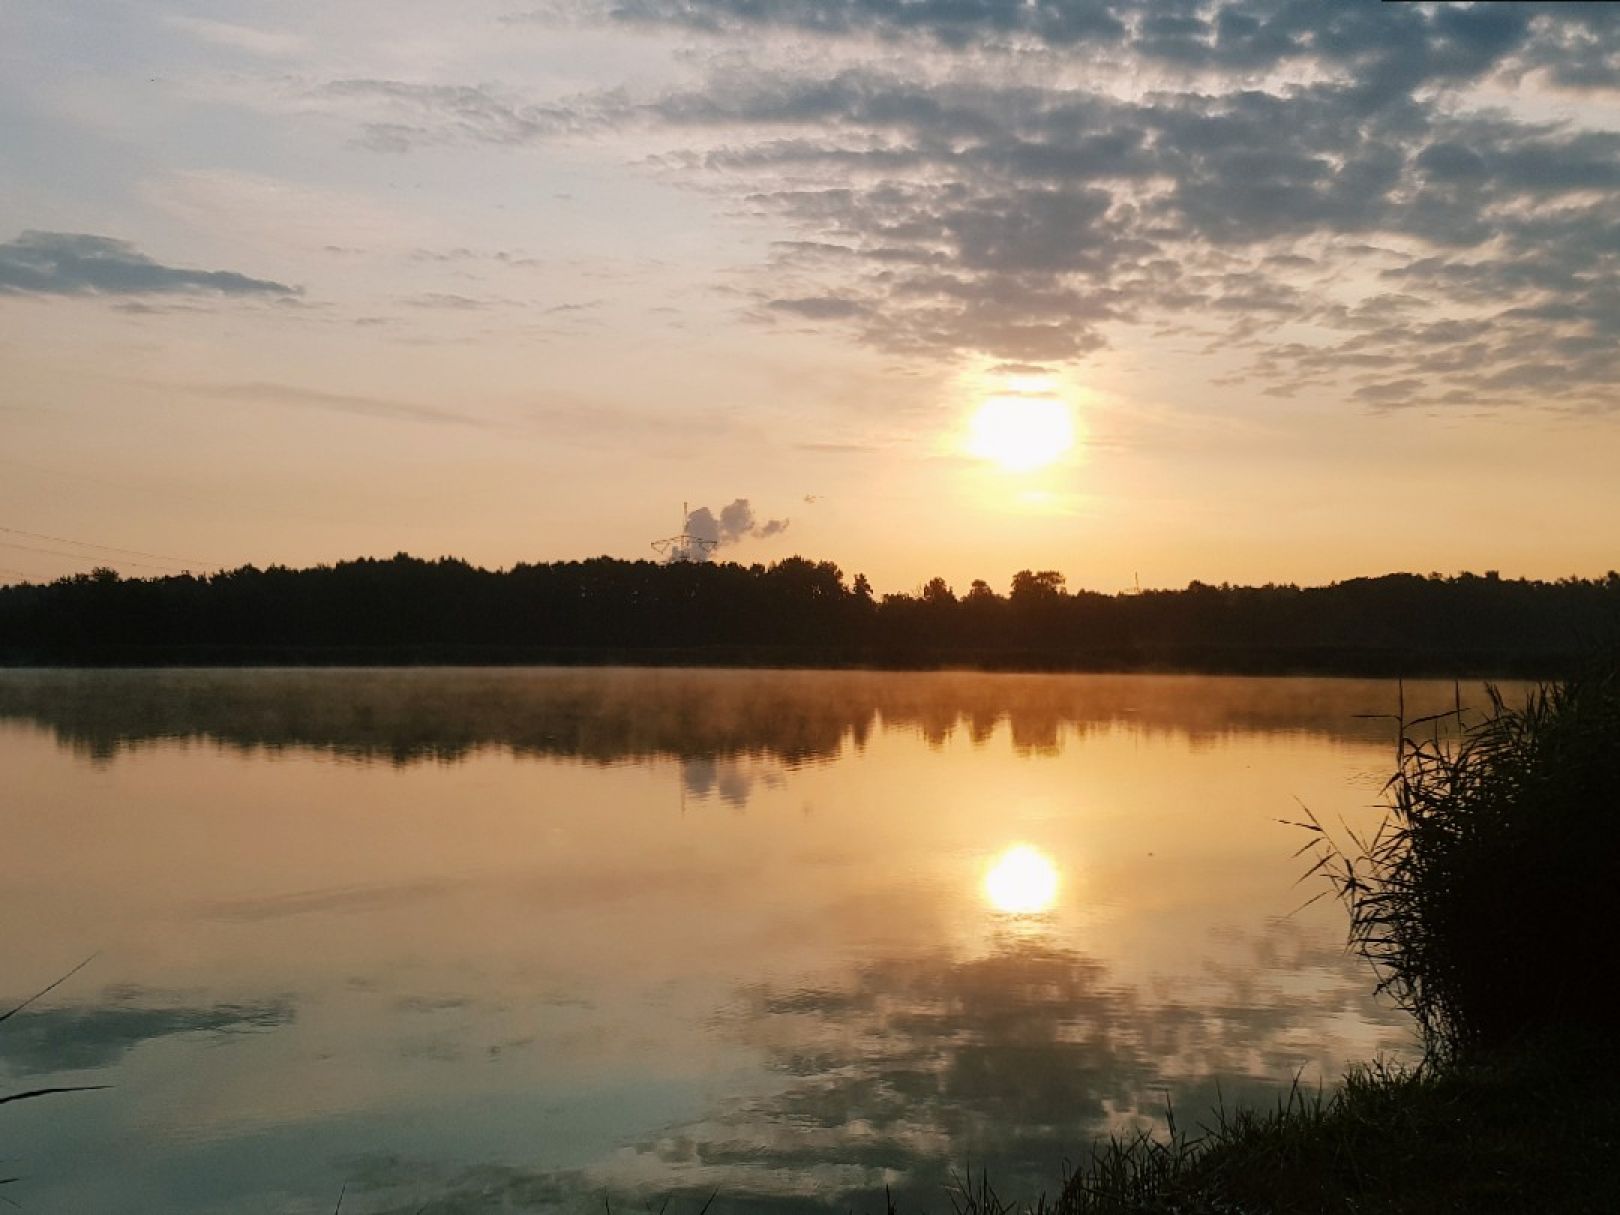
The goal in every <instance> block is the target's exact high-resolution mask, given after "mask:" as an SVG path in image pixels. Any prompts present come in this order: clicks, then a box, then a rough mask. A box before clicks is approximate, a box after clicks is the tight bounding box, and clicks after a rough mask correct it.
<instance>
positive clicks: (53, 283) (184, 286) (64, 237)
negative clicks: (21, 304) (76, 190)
mask: <svg viewBox="0 0 1620 1215" xmlns="http://www.w3.org/2000/svg"><path fill="white" fill-rule="evenodd" d="M175 293H208V294H213V295H223V296H234V297H255V298H272V299H278V298H279V299H289V298H292V297H294V296H296V295H298V293H299V292H298V289H297V288H295V287H289V286H287V285H286V284H285V283H278V282H273V281H271V280H270V279H262V278H252V277H250V276H248V275H246V274H239V273H237V272H236V271H234V270H191V269H186V268H184V267H180V266H166V265H164V264H163V263H161V262H158V261H155V260H154V259H152V258H150V257H148V256H147V255H146V254H144V253H142V252H140V250H138V249H137V248H136V247H135V246H134V244H132V243H131V242H129V241H126V240H116V239H114V238H112V237H109V236H92V235H88V234H85V233H74V232H37V231H28V232H24V233H23V234H22V235H21V236H18V237H17V238H16V239H14V240H10V241H7V242H5V243H3V244H0V295H167V294H175Z"/></svg>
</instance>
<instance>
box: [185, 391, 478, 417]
mask: <svg viewBox="0 0 1620 1215" xmlns="http://www.w3.org/2000/svg"><path fill="white" fill-rule="evenodd" d="M187 391H189V392H192V393H195V394H197V395H201V396H207V397H212V398H215V399H222V400H229V401H237V402H241V403H243V404H251V405H257V404H267V405H299V406H303V407H305V408H310V409H327V410H331V411H333V412H335V413H348V414H355V415H357V416H359V417H366V418H389V419H392V420H394V421H399V422H426V423H432V424H435V425H441V426H472V427H484V426H487V425H488V423H486V422H485V421H484V420H482V419H480V418H475V417H472V416H470V415H468V414H463V413H456V412H454V411H452V410H448V409H437V408H435V407H433V406H431V405H416V404H412V403H410V402H408V401H395V400H390V399H387V398H384V397H369V396H358V395H354V394H351V393H343V392H325V391H322V390H320V389H315V388H301V387H299V386H297V385H295V384H273V383H264V382H256V383H249V384H198V385H194V386H191V387H189V388H188V389H187Z"/></svg>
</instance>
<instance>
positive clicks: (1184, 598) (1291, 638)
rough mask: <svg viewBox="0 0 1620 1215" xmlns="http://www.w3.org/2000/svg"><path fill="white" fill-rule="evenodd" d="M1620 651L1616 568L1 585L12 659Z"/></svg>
mask: <svg viewBox="0 0 1620 1215" xmlns="http://www.w3.org/2000/svg"><path fill="white" fill-rule="evenodd" d="M1617 637H1620V573H1616V572H1614V571H1610V572H1609V573H1608V574H1607V575H1606V576H1605V577H1602V578H1593V579H1585V578H1566V579H1559V580H1557V581H1554V582H1545V581H1534V580H1527V579H1508V578H1502V577H1500V576H1499V575H1498V574H1497V573H1495V572H1494V571H1489V572H1487V573H1485V574H1483V575H1476V574H1470V573H1464V574H1459V575H1456V576H1450V577H1442V576H1440V575H1438V574H1429V575H1427V576H1424V575H1416V574H1387V575H1384V576H1382V577H1375V578H1355V579H1350V580H1348V581H1344V582H1337V583H1333V584H1331V585H1328V586H1317V587H1301V586H1296V585H1292V584H1281V585H1278V584H1268V585H1265V586H1232V585H1227V584H1222V585H1219V586H1213V585H1209V584H1206V583H1202V582H1193V583H1191V584H1189V585H1188V586H1187V587H1185V588H1183V589H1179V590H1145V591H1140V592H1134V591H1133V592H1127V593H1121V594H1100V593H1097V592H1093V591H1085V590H1078V591H1071V590H1070V589H1069V588H1068V586H1067V584H1066V580H1065V578H1064V576H1063V575H1062V574H1060V573H1058V572H1057V571H1055V570H1040V571H1035V570H1021V571H1019V572H1018V573H1017V574H1015V575H1014V576H1013V578H1012V581H1011V585H1010V587H1009V589H1008V591H1007V593H1006V594H1002V593H999V592H997V591H996V590H994V589H993V588H991V587H990V585H989V584H988V583H986V582H983V581H977V580H976V581H974V582H973V583H972V584H971V586H970V587H969V588H968V589H967V590H966V591H965V592H964V593H958V592H957V591H956V590H955V589H953V588H952V587H951V586H950V585H948V584H947V583H946V582H945V580H944V579H942V578H934V579H931V580H930V581H929V582H928V583H926V584H925V585H923V586H921V587H920V588H918V589H917V590H916V591H915V592H914V593H911V594H889V595H882V596H877V595H875V594H874V593H873V590H872V587H871V584H870V582H869V581H868V580H867V579H866V577H865V576H864V575H861V574H857V575H856V576H855V577H854V579H853V580H850V579H847V578H846V577H845V575H844V573H843V571H842V570H840V569H839V567H838V566H837V565H835V564H834V563H832V562H830V561H811V560H808V559H805V558H803V557H790V558H788V559H786V560H784V561H779V562H776V563H774V564H772V565H769V566H765V565H757V564H756V565H741V564H737V563H733V562H702V563H699V562H676V563H672V564H659V563H656V562H652V561H624V560H619V559H616V558H610V557H597V558H592V559H590V560H586V561H561V562H551V563H546V564H519V565H516V566H514V567H512V568H511V569H508V570H486V569H482V568H479V567H477V566H474V565H471V564H469V563H468V562H466V561H463V560H460V559H458V558H449V557H442V558H439V559H437V560H423V559H420V558H416V557H411V556H408V555H407V554H404V553H400V554H398V555H397V556H395V557H392V558H388V559H375V558H362V559H359V560H355V561H344V562H339V563H338V564H336V565H321V566H315V567H313V568H310V569H290V568H287V567H284V566H272V567H270V568H267V569H258V568H256V567H254V566H251V565H249V566H243V567H241V568H240V569H235V570H226V571H222V572H220V573H215V574H208V575H202V576H194V575H190V574H185V575H179V576H170V577H157V578H123V577H120V576H119V575H118V574H117V572H116V571H114V570H111V569H106V568H102V569H97V570H95V571H93V572H92V573H89V574H76V575H73V576H71V577H67V578H61V579H58V580H57V581H55V582H51V583H48V584H31V583H24V584H21V585H15V586H9V587H4V588H0V661H3V662H5V663H8V664H10V665H30V664H32V665H52V664H68V665H117V664H132V665H142V664H176V663H195V664H209V663H220V664H231V663H255V664H258V663H289V664H294V663H401V662H404V663H412V662H435V663H439V662H442V663H480V662H492V663H500V662H547V663H599V662H629V663H653V664H661V663H683V664H732V665H761V666H769V665H804V666H841V665H850V666H861V665H866V666H880V667H897V668H909V667H936V666H979V667H986V668H1025V669H1088V670H1135V669H1170V668H1176V669H1187V670H1211V671H1232V672H1289V671H1317V672H1324V673H1346V674H1367V675H1387V674H1412V675H1420V674H1432V675H1448V676H1449V675H1462V674H1485V675H1514V674H1524V675H1534V676H1547V675H1553V674H1557V673H1559V672H1560V671H1561V670H1563V669H1565V668H1567V666H1568V665H1569V663H1570V662H1571V661H1573V660H1574V659H1575V658H1576V657H1577V656H1578V655H1580V654H1581V653H1584V652H1587V651H1589V650H1591V649H1592V648H1594V647H1597V646H1601V645H1606V644H1612V643H1613V641H1614V639H1616V638H1617Z"/></svg>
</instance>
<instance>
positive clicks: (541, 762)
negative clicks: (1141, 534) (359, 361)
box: [0, 670, 1480, 1212]
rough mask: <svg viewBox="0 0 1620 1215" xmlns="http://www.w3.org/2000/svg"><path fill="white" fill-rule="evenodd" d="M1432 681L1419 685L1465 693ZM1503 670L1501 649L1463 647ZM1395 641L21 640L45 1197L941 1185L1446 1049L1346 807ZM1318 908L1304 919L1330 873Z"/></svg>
mask: <svg viewBox="0 0 1620 1215" xmlns="http://www.w3.org/2000/svg"><path fill="white" fill-rule="evenodd" d="M1453 695H1454V690H1453V688H1452V686H1451V685H1450V684H1446V685H1439V684H1433V685H1429V684H1425V685H1419V686H1413V685H1408V686H1407V688H1406V699H1407V707H1408V711H1409V713H1410V714H1412V715H1416V714H1417V713H1418V712H1422V711H1429V710H1437V709H1441V708H1444V707H1446V706H1448V705H1449V704H1450V703H1451V702H1452V698H1453ZM1462 695H1463V698H1464V702H1465V703H1468V701H1469V700H1470V699H1472V700H1473V701H1475V702H1477V701H1479V700H1480V697H1479V695H1478V693H1477V690H1476V689H1467V688H1465V689H1463V690H1462ZM1395 705H1396V688H1395V685H1394V684H1393V683H1383V682H1373V681H1349V680H1309V679H1294V680H1245V679H1217V678H1197V677H1168V676H1165V677H1159V676H998V675H977V674H954V673H947V674H904V675H894V674H870V673H851V672H815V673H810V672H728V671H703V672H682V671H669V670H664V671H633V670H599V671H588V670H571V671H522V670H498V671H493V670H490V671H481V670H453V671H434V670H409V671H375V670H368V671H296V670H280V671H264V672H253V671H236V672H218V671H207V672H203V671H164V672H50V673H45V672H19V671H12V672H4V673H0V767H3V770H4V771H5V772H6V774H7V786H8V792H7V796H6V797H5V799H4V804H3V806H0V814H3V816H4V824H5V828H6V831H7V834H8V838H9V840H10V841H11V844H12V847H13V849H14V850H15V855H18V856H21V857H25V858H26V860H27V864H26V865H23V866H18V867H17V871H16V872H15V874H14V875H13V879H12V880H11V881H9V882H8V883H7V885H6V887H5V888H4V890H3V892H0V914H4V915H5V916H6V917H7V920H8V922H9V923H11V924H13V925H15V926H17V930H16V931H13V932H11V933H8V934H6V939H5V941H4V943H3V946H0V948H3V951H4V952H3V958H0V966H3V969H0V974H3V975H4V987H5V994H6V995H7V996H15V997H17V998H21V997H23V996H26V995H27V994H29V992H30V991H32V990H33V989H35V988H37V987H40V986H43V985H44V983H46V982H48V981H49V980H50V979H52V978H54V977H56V976H57V975H58V974H60V973H62V972H63V971H65V970H66V969H67V968H68V967H70V966H71V965H73V964H74V963H75V962H77V961H78V960H80V959H81V958H83V957H84V956H86V955H87V954H89V953H91V952H93V951H97V950H99V951H101V952H100V954H99V956H98V957H97V958H96V959H95V961H94V962H93V963H92V964H91V965H90V966H89V967H87V968H86V969H85V970H84V971H82V972H80V973H79V974H78V975H77V976H75V977H74V979H73V980H71V981H70V982H69V983H67V984H64V986H63V987H62V988H59V989H58V990H56V991H54V992H52V993H51V994H50V995H49V996H48V997H46V998H45V999H43V1000H41V1001H40V1002H39V1003H38V1004H36V1005H33V1006H31V1007H30V1008H29V1009H27V1010H25V1011H24V1012H23V1013H20V1014H18V1016H17V1017H15V1018H14V1019H13V1020H12V1021H10V1022H7V1023H6V1024H5V1025H4V1026H3V1027H0V1068H4V1070H5V1072H6V1073H7V1078H8V1080H9V1082H10V1087H12V1088H15V1087H39V1086H44V1085H48V1084H58V1083H75V1084H84V1083H109V1084H113V1085H115V1086H116V1087H115V1088H114V1089H112V1090H111V1091H108V1092H102V1093H87V1094H78V1095H74V1096H71V1097H61V1098H57V1099H54V1100H52V1101H50V1102H45V1101H40V1102H28V1103H23V1104H22V1105H19V1106H16V1107H12V1108H10V1109H8V1111H7V1119H6V1148H7V1155H8V1157H9V1158H11V1159H12V1160H13V1161H15V1162H16V1164H15V1166H14V1168H13V1170H12V1171H14V1172H18V1173H22V1174H25V1175H26V1177H27V1181H26V1182H25V1183H21V1184H19V1185H18V1186H17V1187H16V1190H17V1191H18V1192H17V1194H16V1197H18V1198H20V1199H22V1200H24V1201H26V1202H27V1203H28V1204H29V1205H30V1206H32V1207H34V1208H35V1209H40V1210H115V1209H154V1210H156V1209H163V1210H173V1211H181V1212H188V1211H197V1212H201V1211H210V1212H213V1211H230V1212H234V1211H244V1212H245V1211H287V1212H294V1211H329V1210H330V1209H331V1207H332V1204H333V1203H334V1202H335V1201H336V1195H337V1193H338V1191H339V1189H340V1188H341V1187H342V1186H344V1185H345V1184H347V1186H348V1193H347V1198H346V1200H345V1205H344V1210H345V1211H349V1210H351V1209H352V1210H355V1211H358V1212H384V1211H387V1212H393V1211H402V1212H403V1211H417V1210H419V1209H423V1208H424V1206H425V1208H426V1209H427V1210H429V1211H482V1210H574V1209H580V1210H584V1209H594V1210H600V1209H602V1199H603V1195H604V1193H606V1194H610V1195H612V1197H613V1203H614V1207H615V1209H631V1208H632V1207H635V1208H638V1209H639V1207H643V1206H645V1205H646V1204H647V1202H649V1201H651V1202H652V1205H653V1206H654V1208H656V1207H657V1205H658V1203H659V1202H661V1201H662V1199H663V1196H665V1195H674V1196H675V1200H674V1201H673V1202H672V1203H671V1206H670V1209H671V1210H672V1211H673V1210H679V1209H683V1204H685V1203H686V1202H687V1200H688V1198H689V1197H694V1198H695V1199H696V1201H695V1203H693V1209H695V1207H696V1206H697V1205H701V1202H702V1200H703V1199H706V1198H707V1197H708V1195H709V1193H710V1192H711V1191H713V1190H715V1189H719V1191H720V1198H719V1200H717V1202H716V1204H715V1206H714V1207H712V1208H711V1210H715V1211H721V1210H745V1209H746V1210H762V1209H767V1210H781V1211H790V1210H799V1209H820V1208H822V1207H823V1206H826V1207H830V1208H833V1209H838V1210H844V1209H847V1208H849V1207H851V1206H853V1207H855V1209H870V1208H871V1207H872V1206H873V1205H874V1204H873V1199H874V1196H877V1197H878V1199H879V1201H878V1202H877V1206H878V1208H879V1209H881V1201H880V1197H881V1193H882V1190H883V1188H884V1186H885V1185H890V1186H892V1187H893V1188H894V1189H895V1190H896V1191H897V1192H898V1193H900V1194H902V1195H905V1194H913V1195H916V1196H918V1197H919V1198H920V1199H921V1200H922V1201H926V1202H927V1204H928V1206H929V1207H930V1208H937V1207H938V1206H939V1205H940V1202H941V1198H940V1195H939V1190H938V1186H939V1185H940V1184H941V1182H942V1181H943V1180H944V1179H945V1178H946V1176H947V1175H948V1173H949V1171H950V1170H951V1169H952V1168H957V1169H960V1168H961V1167H962V1166H963V1165H965V1164H967V1163H968V1162H970V1161H971V1162H972V1164H973V1166H974V1167H975V1168H977V1167H979V1166H980V1165H988V1166H989V1167H990V1168H991V1169H992V1172H993V1173H994V1175H995V1176H996V1178H997V1183H998V1189H1000V1190H1001V1192H1002V1193H1003V1195H1004V1196H1011V1195H1026V1194H1027V1195H1028V1196H1030V1197H1033V1196H1034V1194H1035V1193H1037V1192H1038V1191H1039V1190H1041V1189H1043V1188H1044V1189H1048V1190H1050V1189H1052V1188H1053V1187H1055V1185H1056V1184H1057V1182H1058V1179H1059V1173H1060V1167H1061V1164H1062V1162H1063V1160H1064V1159H1065V1158H1071V1159H1072V1158H1074V1157H1076V1156H1077V1155H1078V1154H1080V1153H1081V1152H1083V1151H1084V1149H1085V1147H1086V1146H1087V1144H1088V1143H1089V1142H1090V1141H1091V1139H1092V1138H1093V1137H1094V1136H1096V1135H1098V1134H1102V1133H1106V1132H1108V1131H1110V1130H1118V1129H1123V1128H1128V1127H1133V1126H1139V1125H1150V1124H1152V1123H1153V1122H1154V1121H1155V1120H1157V1119H1160V1118H1162V1116H1163V1113H1164V1110H1165V1107H1166V1099H1167V1097H1168V1098H1169V1099H1171V1100H1173V1102H1174V1105H1175V1108H1176V1111H1177V1114H1178V1117H1181V1118H1183V1119H1184V1120H1186V1121H1189V1122H1195V1121H1196V1119H1197V1117H1199V1116H1201V1114H1202V1113H1203V1111H1205V1110H1207V1109H1208V1108H1209V1107H1211V1106H1212V1105H1213V1104H1214V1101H1215V1094H1216V1090H1217V1086H1218V1087H1219V1090H1220V1092H1221V1093H1222V1094H1224V1096H1225V1098H1226V1100H1228V1101H1231V1100H1233V1099H1234V1098H1238V1097H1242V1096H1245V1095H1247V1096H1259V1097H1260V1098H1261V1099H1269V1097H1268V1094H1269V1093H1270V1092H1271V1091H1273V1090H1274V1089H1275V1088H1276V1087H1277V1086H1278V1085H1284V1086H1286V1085H1287V1084H1288V1083H1289V1082H1290V1081H1291V1080H1292V1079H1293V1076H1294V1075H1295V1073H1296V1072H1300V1073H1301V1074H1302V1075H1303V1077H1304V1079H1305V1080H1306V1081H1307V1082H1313V1083H1314V1082H1315V1081H1316V1080H1317V1079H1318V1078H1323V1079H1326V1080H1327V1081H1329V1082H1331V1081H1332V1080H1333V1079H1334V1078H1335V1077H1336V1076H1337V1074H1338V1072H1339V1070H1340V1069H1341V1068H1342V1067H1343V1066H1344V1065H1345V1064H1346V1063H1348V1062H1350V1061H1353V1060H1358V1059H1364V1058H1367V1057H1369V1056H1371V1055H1373V1054H1375V1053H1377V1052H1379V1051H1381V1050H1382V1051H1397V1052H1398V1051H1401V1050H1405V1049H1408V1048H1409V1047H1410V1044H1411V1035H1410V1031H1409V1028H1408V1026H1407V1025H1406V1024H1405V1023H1404V1022H1403V1020H1402V1019H1401V1018H1400V1017H1399V1016H1398V1015H1396V1014H1393V1013H1392V1012H1390V1011H1389V1010H1387V1009H1384V1008H1381V1007H1379V1006H1378V1005H1376V1004H1375V1003H1374V1002H1373V1001H1372V1000H1371V999H1370V997H1369V991H1370V988H1371V986H1372V981H1371V977H1370V975H1369V973H1368V972H1367V970H1366V969H1365V965H1364V963H1361V962H1359V961H1358V960H1357V959H1355V958H1354V957H1352V956H1350V955H1348V954H1347V953H1346V952H1345V950H1344V948H1343V940H1344V925H1343V917H1342V913H1341V912H1340V911H1339V909H1338V908H1337V907H1336V906H1335V905H1333V904H1332V903H1331V901H1330V900H1322V901H1321V902H1319V903H1317V904H1315V905H1313V906H1310V907H1307V908H1305V909H1303V910H1298V911H1296V908H1298V907H1299V905H1300V904H1301V903H1302V902H1304V901H1305V899H1306V898H1308V897H1309V895H1310V894H1312V893H1315V891H1314V890H1305V889H1303V888H1299V887H1296V886H1295V885H1294V883H1295V880H1296V879H1297V878H1298V876H1299V871H1300V863H1299V862H1298V861H1297V860H1294V859H1292V855H1291V854H1292V853H1293V852H1294V850H1295V849H1296V848H1297V847H1298V845H1299V844H1300V843H1301V842H1303V841H1302V838H1301V836H1300V833H1299V832H1298V830H1297V829H1295V828H1291V827H1289V826H1287V825H1285V824H1282V823H1280V822H1278V820H1279V819H1287V818H1297V817H1298V816H1299V804H1300V803H1301V802H1303V803H1305V804H1306V805H1308V806H1309V807H1310V808H1311V810H1312V811H1313V812H1315V813H1316V814H1317V815H1318V817H1320V818H1321V819H1322V820H1323V821H1324V822H1338V821H1339V820H1340V819H1341V818H1342V819H1343V820H1344V821H1345V822H1346V823H1347V824H1349V825H1352V826H1356V825H1370V824H1371V823H1372V822H1374V821H1375V820H1376V817H1377V812H1376V810H1374V809H1373V808H1372V807H1373V803H1375V801H1376V799H1377V797H1378V793H1379V786H1380V784H1381V782H1382V779H1383V777H1384V776H1385V775H1386V774H1387V771H1388V768H1389V765H1390V760H1391V758H1392V754H1393V728H1392V726H1391V724H1390V723H1389V722H1387V721H1379V720H1376V719H1375V718H1372V717H1368V716H1358V715H1366V714H1378V713H1388V712H1393V710H1394V708H1395ZM1291 913H1292V914H1291Z"/></svg>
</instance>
